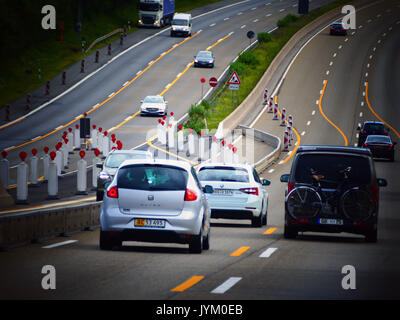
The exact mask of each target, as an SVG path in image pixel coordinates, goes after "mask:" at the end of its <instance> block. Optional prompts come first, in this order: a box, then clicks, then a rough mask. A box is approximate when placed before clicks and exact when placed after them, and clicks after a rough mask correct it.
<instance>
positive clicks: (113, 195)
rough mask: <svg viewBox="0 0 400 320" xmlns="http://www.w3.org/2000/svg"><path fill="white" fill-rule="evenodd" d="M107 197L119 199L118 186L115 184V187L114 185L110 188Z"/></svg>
mask: <svg viewBox="0 0 400 320" xmlns="http://www.w3.org/2000/svg"><path fill="white" fill-rule="evenodd" d="M107 197H109V198H114V199H117V198H118V187H117V186H115V187H112V188H111V189H110V190H108V191H107Z"/></svg>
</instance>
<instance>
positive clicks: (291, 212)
mask: <svg viewBox="0 0 400 320" xmlns="http://www.w3.org/2000/svg"><path fill="white" fill-rule="evenodd" d="M281 182H287V183H288V186H287V190H286V194H285V224H284V237H285V238H287V239H289V238H295V237H296V236H297V234H298V232H307V231H312V232H330V233H339V232H348V233H354V234H361V235H364V236H365V239H366V241H367V242H376V241H377V233H378V211H379V187H384V186H386V185H387V182H386V180H385V179H378V178H377V177H376V172H375V164H374V161H373V159H372V155H371V152H370V151H369V150H368V149H363V148H356V147H339V146H300V147H299V148H298V150H297V152H296V154H295V157H294V160H293V164H292V168H291V172H290V174H284V175H282V176H281Z"/></svg>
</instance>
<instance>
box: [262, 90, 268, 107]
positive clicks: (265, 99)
mask: <svg viewBox="0 0 400 320" xmlns="http://www.w3.org/2000/svg"><path fill="white" fill-rule="evenodd" d="M263 105H264V106H266V105H268V90H267V89H265V90H264V98H263Z"/></svg>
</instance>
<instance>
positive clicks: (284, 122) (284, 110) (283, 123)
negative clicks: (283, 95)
mask: <svg viewBox="0 0 400 320" xmlns="http://www.w3.org/2000/svg"><path fill="white" fill-rule="evenodd" d="M281 127H286V109H285V108H282V113H281Z"/></svg>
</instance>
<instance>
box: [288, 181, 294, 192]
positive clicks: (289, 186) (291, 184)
mask: <svg viewBox="0 0 400 320" xmlns="http://www.w3.org/2000/svg"><path fill="white" fill-rule="evenodd" d="M293 189H294V183H293V182H290V181H289V182H288V190H287V192H288V193H289V192H290V191H292V190H293Z"/></svg>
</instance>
